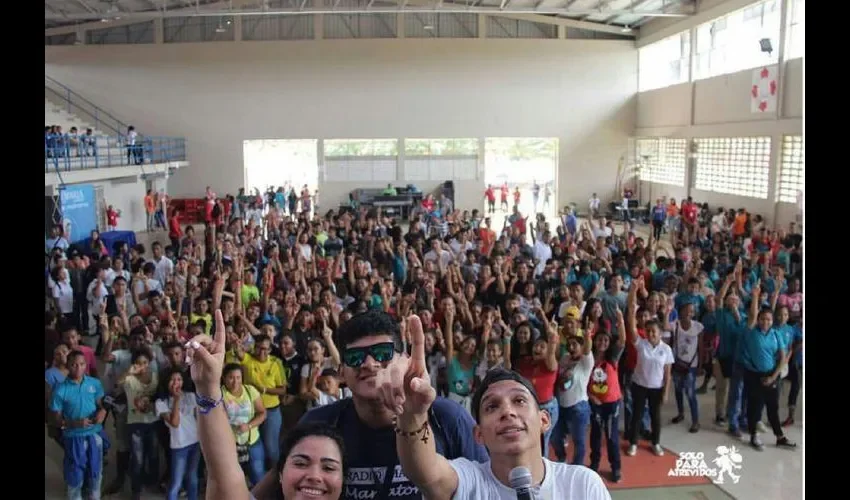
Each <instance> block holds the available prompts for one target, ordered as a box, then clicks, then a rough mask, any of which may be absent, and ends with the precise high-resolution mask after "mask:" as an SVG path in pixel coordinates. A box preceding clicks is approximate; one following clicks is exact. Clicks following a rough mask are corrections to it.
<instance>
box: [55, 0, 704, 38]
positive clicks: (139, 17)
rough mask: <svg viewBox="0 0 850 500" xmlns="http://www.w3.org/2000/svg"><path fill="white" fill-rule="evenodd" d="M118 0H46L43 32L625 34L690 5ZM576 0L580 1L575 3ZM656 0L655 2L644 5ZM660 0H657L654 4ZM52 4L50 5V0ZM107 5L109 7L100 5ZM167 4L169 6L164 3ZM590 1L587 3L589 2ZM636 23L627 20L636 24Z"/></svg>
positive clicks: (675, 0) (639, 1)
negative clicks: (160, 27)
mask: <svg viewBox="0 0 850 500" xmlns="http://www.w3.org/2000/svg"><path fill="white" fill-rule="evenodd" d="M121 1H122V0H100V1H97V0H70V1H68V0H66V1H64V2H60V1H59V0H55V1H54V0H45V16H44V17H45V22H46V24H48V25H50V24H55V25H56V26H57V27H49V28H47V29H46V30H45V34H46V35H53V34H61V33H68V32H72V31H76V30H80V29H83V30H85V29H96V28H102V27H104V24H107V25H112V26H120V25H126V24H131V23H135V22H140V21H146V20H152V19H161V18H169V17H247V16H267V15H292V16H297V15H309V14H363V13H372V14H378V13H397V14H398V13H411V14H423V13H427V14H435V13H446V14H449V13H451V14H460V13H473V14H486V15H493V16H499V17H506V18H510V19H520V20H526V21H532V22H538V23H545V24H554V25H559V26H564V27H567V28H575V29H586V30H591V31H601V32H607V33H615V34H620V35H622V34H628V32H629V30H628V27H629V26H628V25H627V26H626V28H627V29H626V30H624V29H623V26H617V25H614V24H612V23H613V22H614V20H616V19H618V18H621V17H622V16H630V17H634V18H640V19H641V21H642V22H645V21H646V20H648V19H652V18H656V17H688V16H690V15H693V14H694V12H693V9H689V8H687V7H688V6H687V5H685V8H684V9H683V8H676V9H673V8H671V6H673V5H677V6H679V7H681V6H682V5H683V4H687V2H683V1H682V0H666V1H663V2H658V1H655V2H652V0H636V1H632V2H628V3H627V4H625V7H620V8H614V7H616V6H622V5H624V4H623V2H621V1H619V2H618V1H616V0H602V1H597V2H587V1H581V0H560V1H559V0H535V1H534V2H528V1H523V2H520V1H515V0H513V1H512V0H454V1H449V0H382V1H376V0H363V1H352V0H334V1H333V2H329V1H323V0H228V1H218V2H211V1H209V0H206V1H202V0H183V1H179V2H168V1H167V0H135V2H134V3H133V5H134V6H138V5H139V4H140V2H141V4H142V5H144V6H145V7H139V8H130V7H127V5H126V3H127V2H128V1H129V0H124V2H125V4H124V5H122V4H121ZM579 2H581V3H580V4H579ZM650 3H654V5H656V6H657V8H648V7H647V5H648V4H650ZM659 3H660V4H661V5H658V4H659ZM52 4H53V5H52ZM59 4H65V5H64V6H67V4H71V5H74V4H75V5H76V6H78V7H79V8H78V9H75V10H74V11H68V10H67V9H65V8H61V7H62V6H60V5H59ZM104 4H106V5H108V8H106V7H104ZM168 5H171V7H168ZM588 5H589V7H588ZM601 14H604V16H605V18H604V20H601V19H600V20H597V21H591V20H585V19H587V18H588V17H591V16H600V15H601ZM638 24H639V23H634V24H632V25H631V26H632V27H636V26H637V25H638Z"/></svg>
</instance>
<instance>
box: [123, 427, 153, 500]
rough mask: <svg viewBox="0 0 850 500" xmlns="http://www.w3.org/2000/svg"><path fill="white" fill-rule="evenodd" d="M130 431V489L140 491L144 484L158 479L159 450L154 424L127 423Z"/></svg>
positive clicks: (151, 483) (149, 483) (150, 483)
mask: <svg viewBox="0 0 850 500" xmlns="http://www.w3.org/2000/svg"><path fill="white" fill-rule="evenodd" d="M127 432H129V433H130V490H131V491H132V492H133V493H140V492H141V491H142V486H143V485H144V484H148V485H154V484H156V483H157V480H158V479H159V478H158V477H157V476H158V475H159V450H158V449H157V442H156V441H157V439H156V424H127Z"/></svg>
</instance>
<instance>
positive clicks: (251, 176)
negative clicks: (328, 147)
mask: <svg viewBox="0 0 850 500" xmlns="http://www.w3.org/2000/svg"><path fill="white" fill-rule="evenodd" d="M242 152H243V156H244V162H245V192H246V193H254V192H255V190H257V191H259V192H260V193H265V192H266V191H268V190H269V188H270V187H271V188H274V189H277V188H279V187H284V186H292V187H294V188H295V189H296V190H297V191H300V190H301V188H302V187H303V186H304V185H305V184H306V185H307V188H308V189H309V190H310V192H311V193H314V192H316V190H317V189H318V187H319V158H318V140H316V139H295V140H288V139H253V140H245V141H243V147H242Z"/></svg>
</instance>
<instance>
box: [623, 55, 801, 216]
mask: <svg viewBox="0 0 850 500" xmlns="http://www.w3.org/2000/svg"><path fill="white" fill-rule="evenodd" d="M781 82H782V83H781V85H783V86H784V89H782V90H781V92H782V93H783V96H782V106H781V108H780V114H777V113H768V114H763V115H756V114H753V113H751V112H750V94H749V91H750V88H751V87H752V71H751V70H745V71H741V72H738V73H732V74H728V75H722V76H718V77H714V78H708V79H705V80H698V81H696V82H692V83H683V84H680V85H674V86H672V87H667V88H663V89H657V90H652V91H648V92H641V93H639V94H638V98H637V100H638V118H637V129H636V132H635V135H636V136H668V137H684V138H694V137H744V136H770V137H771V138H772V146H773V151H772V154H771V175H770V191H769V195H768V198H767V199H757V198H749V197H743V196H732V195H726V194H720V193H715V192H708V191H701V190H698V189H693V188H692V189H688V187H687V186H684V187H679V186H670V185H666V184H657V183H653V185H652V193H653V197H657V196H660V195H662V194H666V195H667V196H672V197H675V198H677V199H681V198H682V197H686V196H688V195H690V196H693V197H694V199H695V200H697V201H699V202H707V203H708V204H709V205H712V206H723V207H736V208H739V207H746V208H747V209H748V210H751V211H752V212H754V213H759V214H762V215H763V216H764V217H766V218H767V219H768V220H771V221H773V220H774V219H775V220H776V222H777V223H779V224H785V223H787V222H789V221H791V220H793V218H794V216H795V214H796V204H793V203H778V204H777V203H775V202H774V199H775V196H774V191H775V187H776V186H775V184H776V174H777V171H778V168H779V161H778V160H779V154H780V151H781V148H780V145H781V141H782V136H783V135H800V134H802V133H803V59H792V60H790V61H787V62H786V64H785V67H784V72H783V75H782V80H781ZM686 184H687V182H686Z"/></svg>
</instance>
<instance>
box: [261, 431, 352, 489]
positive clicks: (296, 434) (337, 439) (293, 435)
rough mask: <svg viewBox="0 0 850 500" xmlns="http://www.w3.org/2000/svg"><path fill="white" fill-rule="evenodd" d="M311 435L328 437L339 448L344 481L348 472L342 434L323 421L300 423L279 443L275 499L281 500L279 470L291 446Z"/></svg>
mask: <svg viewBox="0 0 850 500" xmlns="http://www.w3.org/2000/svg"><path fill="white" fill-rule="evenodd" d="M313 436H315V437H324V438H328V439H330V440H331V441H333V442H334V444H336V446H337V448H339V456H340V457H342V478H343V481H345V478H346V477H347V473H348V466H347V464H346V460H345V444H344V442H343V440H342V435H340V433H339V432H337V430H336V429H335V428H333V427H331V426H330V425H328V424H327V423H325V422H305V423H300V424H298V425H296V426H295V427H294V428H293V429H292V430H290V431H289V432H288V433H287V434H286V437H285V438H283V440H281V443H280V460H278V462H277V472H278V474H277V478H278V479H277V481H276V483H277V486H276V488H275V495H276V496H275V498H276V499H277V500H283V490H282V488H281V485H280V472H281V471H283V467H284V466H285V465H286V460H287V459H288V458H289V455H290V454H291V453H292V450H293V448H295V447H296V446H297V445H298V443H300V442H301V441H303V440H304V439H306V438H308V437H313Z"/></svg>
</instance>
